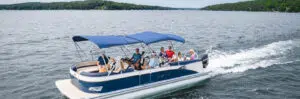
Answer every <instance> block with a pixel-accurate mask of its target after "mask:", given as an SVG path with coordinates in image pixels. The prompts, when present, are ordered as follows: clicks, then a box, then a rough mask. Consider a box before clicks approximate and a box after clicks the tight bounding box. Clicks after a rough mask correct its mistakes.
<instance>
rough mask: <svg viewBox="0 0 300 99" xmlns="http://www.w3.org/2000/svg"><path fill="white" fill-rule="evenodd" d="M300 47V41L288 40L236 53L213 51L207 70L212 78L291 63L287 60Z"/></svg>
mask: <svg viewBox="0 0 300 99" xmlns="http://www.w3.org/2000/svg"><path fill="white" fill-rule="evenodd" d="M299 46H300V40H287V41H278V42H273V43H271V44H267V45H264V46H261V47H257V48H250V49H247V50H240V51H238V52H235V53H234V52H222V51H219V50H212V51H211V52H210V54H209V55H210V56H209V59H210V60H209V66H208V68H207V70H209V71H212V73H211V76H215V75H220V74H226V73H235V72H244V71H247V70H249V69H257V68H265V67H268V66H272V65H275V64H286V63H290V62H293V61H290V60H286V59H287V57H288V56H289V54H292V53H293V49H294V48H296V47H299Z"/></svg>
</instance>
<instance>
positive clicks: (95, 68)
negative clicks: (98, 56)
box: [77, 65, 99, 73]
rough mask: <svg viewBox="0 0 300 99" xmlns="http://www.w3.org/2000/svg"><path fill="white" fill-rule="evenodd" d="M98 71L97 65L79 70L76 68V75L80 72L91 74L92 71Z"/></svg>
mask: <svg viewBox="0 0 300 99" xmlns="http://www.w3.org/2000/svg"><path fill="white" fill-rule="evenodd" d="M96 70H97V71H99V67H98V66H97V65H94V66H88V67H81V68H77V73H81V72H93V71H96Z"/></svg>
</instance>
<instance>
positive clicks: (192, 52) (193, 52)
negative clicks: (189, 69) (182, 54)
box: [189, 49, 197, 60]
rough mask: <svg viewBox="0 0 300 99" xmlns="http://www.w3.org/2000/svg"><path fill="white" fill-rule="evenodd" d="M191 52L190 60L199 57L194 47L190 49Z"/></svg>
mask: <svg viewBox="0 0 300 99" xmlns="http://www.w3.org/2000/svg"><path fill="white" fill-rule="evenodd" d="M189 53H190V55H191V56H190V58H189V60H195V59H196V57H197V55H196V53H195V51H194V50H193V49H190V51H189Z"/></svg>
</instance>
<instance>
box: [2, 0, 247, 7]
mask: <svg viewBox="0 0 300 99" xmlns="http://www.w3.org/2000/svg"><path fill="white" fill-rule="evenodd" d="M57 1H82V0H0V4H13V3H22V2H57ZM110 1H116V2H126V3H134V4H144V5H158V6H166V7H176V8H201V7H205V6H208V5H213V4H220V3H232V2H238V1H247V0H110Z"/></svg>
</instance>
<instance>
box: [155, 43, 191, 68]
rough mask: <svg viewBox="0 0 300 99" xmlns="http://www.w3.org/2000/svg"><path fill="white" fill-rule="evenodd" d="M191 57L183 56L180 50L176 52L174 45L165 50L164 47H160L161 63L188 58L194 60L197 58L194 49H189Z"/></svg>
mask: <svg viewBox="0 0 300 99" xmlns="http://www.w3.org/2000/svg"><path fill="white" fill-rule="evenodd" d="M189 54H190V57H183V56H182V53H181V52H180V51H179V52H178V53H177V55H176V53H175V52H174V51H173V50H172V47H171V46H169V48H168V50H166V51H165V49H164V47H161V48H160V53H159V57H160V60H161V63H162V64H164V62H178V61H186V60H194V59H195V58H196V53H195V51H194V50H193V49H190V50H189Z"/></svg>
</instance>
